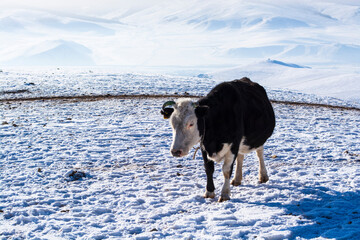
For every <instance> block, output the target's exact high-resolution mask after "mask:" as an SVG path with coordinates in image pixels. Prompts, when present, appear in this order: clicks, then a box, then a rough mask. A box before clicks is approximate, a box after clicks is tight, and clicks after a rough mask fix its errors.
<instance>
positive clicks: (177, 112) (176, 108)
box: [161, 99, 201, 157]
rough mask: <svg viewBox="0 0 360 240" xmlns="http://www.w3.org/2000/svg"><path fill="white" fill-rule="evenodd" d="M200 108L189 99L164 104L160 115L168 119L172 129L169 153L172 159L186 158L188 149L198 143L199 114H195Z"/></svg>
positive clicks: (199, 138)
mask: <svg viewBox="0 0 360 240" xmlns="http://www.w3.org/2000/svg"><path fill="white" fill-rule="evenodd" d="M200 108H201V107H199V106H197V104H196V103H194V102H192V101H191V100H190V99H179V100H177V101H176V102H174V101H168V102H166V103H164V105H163V107H162V111H161V113H162V114H163V115H164V118H170V123H171V126H172V129H173V142H172V144H171V149H170V151H171V154H172V155H173V156H174V157H184V156H186V155H187V154H188V153H189V151H190V149H191V148H192V147H193V146H194V145H195V144H197V143H198V142H200V140H201V137H200V132H199V129H198V118H199V114H198V113H195V112H198V111H196V110H199V109H200Z"/></svg>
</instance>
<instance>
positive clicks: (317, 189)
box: [0, 99, 360, 239]
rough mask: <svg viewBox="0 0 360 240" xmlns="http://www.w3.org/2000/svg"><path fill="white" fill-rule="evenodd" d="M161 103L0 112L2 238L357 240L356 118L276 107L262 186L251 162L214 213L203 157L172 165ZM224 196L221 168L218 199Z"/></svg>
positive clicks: (58, 105) (42, 104)
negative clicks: (206, 193)
mask: <svg viewBox="0 0 360 240" xmlns="http://www.w3.org/2000/svg"><path fill="white" fill-rule="evenodd" d="M165 100H166V99H164V100H152V99H127V100H120V99H118V100H102V101H87V102H77V101H35V102H12V103H6V102H2V103H0V109H1V110H0V114H1V115H0V119H1V122H0V124H1V125H0V136H1V138H0V140H1V145H0V146H1V148H0V159H1V161H0V169H1V171H0V192H1V194H0V237H1V238H2V239H7V238H45V239H49V238H51V239H55V238H59V239H64V238H65V239H76V238H79V239H106V238H108V239H119V238H121V239H157V238H158V239H160V238H167V239H235V238H249V239H255V238H257V239H285V238H289V239H309V238H317V237H319V238H330V239H331V238H336V239H342V238H343V239H356V238H359V237H360V235H359V231H358V229H359V227H360V226H359V225H360V207H359V206H360V204H359V203H360V193H359V187H360V158H359V153H360V152H359V149H360V143H359V141H358V137H359V134H360V117H359V114H358V112H357V111H340V110H330V109H326V108H312V107H299V106H297V107H294V106H288V105H274V107H275V112H276V117H277V126H276V130H275V133H274V135H273V136H272V137H271V138H270V139H269V140H268V142H267V144H266V146H265V154H266V160H265V162H266V166H267V169H268V171H269V176H270V180H269V182H267V183H266V184H258V182H257V179H258V175H257V171H258V170H257V168H258V163H257V160H256V158H255V155H254V154H249V155H248V156H247V157H246V158H245V161H244V168H243V172H244V173H243V182H242V185H241V186H239V187H232V188H231V191H232V196H231V200H230V201H227V202H224V203H217V202H216V199H204V198H203V197H202V194H203V193H204V190H205V184H206V175H205V171H204V168H203V164H202V159H201V156H200V155H201V154H200V153H199V152H198V153H197V155H196V159H195V160H192V155H189V156H188V157H186V158H184V159H176V158H173V157H171V156H170V153H169V147H170V144H171V140H172V133H171V128H170V126H169V123H168V121H166V120H163V119H162V118H161V116H160V114H159V111H160V107H161V105H162V103H163V101H165ZM75 171H77V172H75ZM76 173H79V174H80V173H83V174H80V175H79V176H78V178H74V177H71V176H75V175H76ZM222 184H223V176H222V173H221V165H220V164H216V171H215V185H216V194H217V196H219V193H220V190H221V186H222Z"/></svg>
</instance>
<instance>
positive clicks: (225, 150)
mask: <svg viewBox="0 0 360 240" xmlns="http://www.w3.org/2000/svg"><path fill="white" fill-rule="evenodd" d="M231 146H232V144H228V143H223V147H222V149H221V150H220V151H219V152H217V153H213V154H212V156H209V154H208V155H207V157H208V159H210V160H212V161H215V162H221V161H222V160H223V158H224V157H225V155H226V153H228V152H229V151H230V149H231Z"/></svg>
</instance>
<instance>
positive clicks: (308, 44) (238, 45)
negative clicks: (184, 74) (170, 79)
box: [0, 0, 360, 66]
mask: <svg viewBox="0 0 360 240" xmlns="http://www.w3.org/2000/svg"><path fill="white" fill-rule="evenodd" d="M76 2H77V1H75V6H76ZM104 4H105V6H106V2H105V3H104ZM45 5H46V4H45ZM78 5H79V2H78ZM0 6H1V5H0ZM24 6H25V5H24ZM26 6H27V8H26V9H24V8H20V7H19V6H18V7H17V8H14V7H13V8H6V6H5V7H3V8H2V10H1V11H0V32H1V34H2V39H1V40H0V43H1V44H2V46H6V48H5V47H3V48H2V49H0V53H1V58H0V62H2V63H8V61H9V60H11V59H13V58H14V55H15V56H16V57H18V58H20V57H22V56H24V52H26V51H28V50H29V49H31V48H32V47H33V46H34V43H35V45H36V44H38V43H40V42H42V41H44V39H46V40H50V41H55V40H65V41H72V42H75V43H78V44H81V45H84V46H86V47H87V48H89V49H90V50H91V51H92V53H93V59H94V62H95V63H96V64H99V65H127V66H131V65H143V66H169V65H172V66H224V65H226V66H236V65H238V64H240V63H245V62H247V63H249V62H252V61H259V60H264V59H268V58H271V59H279V60H281V61H285V62H295V63H298V64H305V65H314V64H315V65H318V64H322V65H323V64H326V65H334V64H347V65H349V64H351V65H353V64H357V65H358V64H359V63H360V57H359V56H360V43H359V42H358V39H360V32H359V31H358V29H359V28H360V26H359V25H360V4H359V2H358V1H355V0H348V1H333V0H326V1H321V2H316V3H314V2H313V1H288V2H284V1H280V0H277V1H271V2H268V1H252V2H245V1H234V0H232V1H226V2H219V1H215V0H212V1H203V0H191V1H186V2H182V1H174V2H172V3H171V4H169V3H168V2H167V1H147V2H142V1H138V2H134V3H124V2H122V1H119V2H117V3H115V2H114V1H109V4H108V7H107V8H106V9H103V8H104V7H103V6H102V7H99V9H100V8H101V11H100V10H99V11H98V12H96V10H94V9H92V11H90V10H89V11H86V10H83V8H80V9H79V10H75V9H74V10H72V11H69V10H68V9H64V10H62V9H61V8H60V9H53V8H50V7H49V6H48V7H47V8H46V7H44V8H43V9H42V10H40V9H41V8H36V6H35V7H33V8H29V6H28V5H26ZM79 6H80V5H79ZM339 9H340V10H339ZM14 42H15V43H16V46H17V47H11V44H10V43H14ZM19 48H20V49H23V51H22V52H21V51H18V50H19ZM85 63H86V61H85Z"/></svg>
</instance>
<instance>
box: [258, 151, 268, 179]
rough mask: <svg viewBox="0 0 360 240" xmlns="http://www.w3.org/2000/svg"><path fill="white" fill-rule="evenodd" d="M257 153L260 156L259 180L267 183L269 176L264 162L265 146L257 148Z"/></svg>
mask: <svg viewBox="0 0 360 240" xmlns="http://www.w3.org/2000/svg"><path fill="white" fill-rule="evenodd" d="M256 155H257V157H258V158H259V182H260V183H266V182H267V181H268V180H269V177H268V174H267V171H266V167H265V162H264V146H261V147H259V148H258V149H256Z"/></svg>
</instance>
